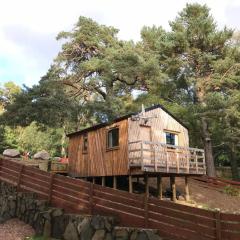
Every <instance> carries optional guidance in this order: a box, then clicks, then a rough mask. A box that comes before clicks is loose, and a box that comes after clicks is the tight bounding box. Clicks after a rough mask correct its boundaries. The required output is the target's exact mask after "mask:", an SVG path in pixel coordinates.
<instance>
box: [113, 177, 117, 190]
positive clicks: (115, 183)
mask: <svg viewBox="0 0 240 240" xmlns="http://www.w3.org/2000/svg"><path fill="white" fill-rule="evenodd" d="M113 188H114V189H117V176H113Z"/></svg>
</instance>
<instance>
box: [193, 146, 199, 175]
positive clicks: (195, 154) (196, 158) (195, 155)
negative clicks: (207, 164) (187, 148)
mask: <svg viewBox="0 0 240 240" xmlns="http://www.w3.org/2000/svg"><path fill="white" fill-rule="evenodd" d="M194 157H195V162H196V172H197V173H198V157H197V152H196V150H195V151H194Z"/></svg>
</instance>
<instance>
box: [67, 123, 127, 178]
mask: <svg viewBox="0 0 240 240" xmlns="http://www.w3.org/2000/svg"><path fill="white" fill-rule="evenodd" d="M114 126H118V127H119V148H118V149H114V150H107V147H106V140H107V130H108V129H109V128H111V127H114ZM82 148H83V134H81V135H77V136H72V137H70V140H69V173H70V174H71V175H72V176H79V177H87V176H113V175H127V174H128V120H127V119H125V120H122V121H119V122H116V123H114V124H112V125H109V126H107V127H103V128H100V129H97V130H94V131H90V132H88V151H87V153H85V154H84V153H83V152H82Z"/></svg>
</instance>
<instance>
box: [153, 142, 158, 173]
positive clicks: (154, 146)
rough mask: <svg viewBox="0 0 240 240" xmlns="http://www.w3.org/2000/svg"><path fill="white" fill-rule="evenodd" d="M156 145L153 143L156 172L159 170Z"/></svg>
mask: <svg viewBox="0 0 240 240" xmlns="http://www.w3.org/2000/svg"><path fill="white" fill-rule="evenodd" d="M156 146H157V145H155V144H153V157H154V168H155V172H157V167H158V166H157V160H156Z"/></svg>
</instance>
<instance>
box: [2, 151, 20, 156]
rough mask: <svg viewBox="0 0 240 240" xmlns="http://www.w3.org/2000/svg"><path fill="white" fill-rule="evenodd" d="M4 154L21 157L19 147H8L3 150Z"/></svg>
mask: <svg viewBox="0 0 240 240" xmlns="http://www.w3.org/2000/svg"><path fill="white" fill-rule="evenodd" d="M3 155H4V156H6V157H12V158H15V157H20V152H19V151H18V150H17V149H6V150H4V151H3Z"/></svg>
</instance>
